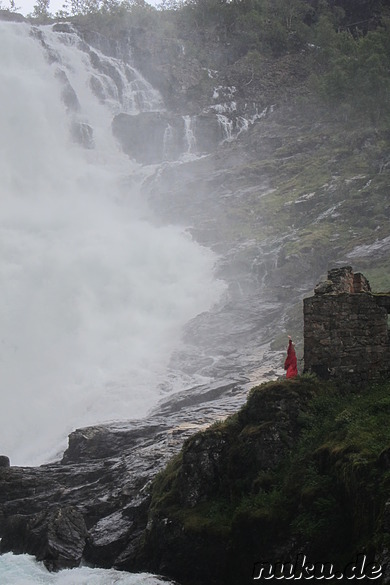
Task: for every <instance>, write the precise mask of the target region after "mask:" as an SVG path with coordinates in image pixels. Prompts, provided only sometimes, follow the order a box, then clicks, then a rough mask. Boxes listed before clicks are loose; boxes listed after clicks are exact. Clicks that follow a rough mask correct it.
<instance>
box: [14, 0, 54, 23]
mask: <svg viewBox="0 0 390 585" xmlns="http://www.w3.org/2000/svg"><path fill="white" fill-rule="evenodd" d="M12 1H13V0H10V2H12ZM49 6H50V0H37V2H36V4H35V5H34V9H33V13H32V15H31V16H32V17H33V18H39V19H40V20H47V19H48V18H50V13H49Z"/></svg>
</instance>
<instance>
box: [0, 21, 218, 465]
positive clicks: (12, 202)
mask: <svg viewBox="0 0 390 585" xmlns="http://www.w3.org/2000/svg"><path fill="white" fill-rule="evenodd" d="M41 34H43V36H44V40H45V43H44V44H42V43H41V42H40V41H39V38H37V37H32V36H31V29H30V27H29V26H28V25H26V24H11V23H0V40H1V42H0V105H1V107H0V128H1V133H0V149H1V156H0V177H1V183H0V196H1V205H0V248H1V257H0V275H1V276H0V277H1V285H0V298H1V302H0V384H1V400H2V404H1V409H0V412H1V415H0V451H1V453H3V454H6V455H8V456H10V458H11V462H12V463H13V464H18V465H22V464H23V465H32V464H37V463H41V462H43V461H45V460H47V459H48V458H51V457H53V456H54V455H55V454H57V453H58V452H59V450H60V449H61V448H63V447H64V446H65V444H66V437H67V434H68V433H69V432H70V431H71V430H72V429H74V428H76V427H79V426H83V425H87V424H94V423H97V422H104V421H108V420H114V419H122V420H123V419H127V418H134V417H140V416H143V415H145V414H146V412H147V411H148V410H149V409H150V407H151V406H153V405H154V404H155V403H156V401H157V400H158V398H159V393H158V384H159V382H161V380H162V378H163V377H164V372H165V369H166V366H167V363H168V360H169V357H170V355H171V352H172V351H173V349H174V348H175V347H176V346H177V345H178V344H179V343H180V334H181V330H182V327H183V325H184V324H185V323H186V322H187V321H188V320H189V319H191V318H192V317H194V316H195V315H196V314H198V313H199V312H201V311H204V310H207V309H208V308H210V306H211V305H212V304H213V303H215V302H216V301H217V300H218V298H219V296H220V294H221V291H222V290H223V285H222V284H221V283H220V282H218V281H215V280H214V277H213V265H214V262H215V258H214V257H213V255H212V254H211V253H210V252H209V251H208V250H206V249H204V248H202V247H200V246H198V245H196V244H195V243H194V242H193V241H192V240H191V239H190V237H189V236H188V235H186V234H185V232H184V231H183V230H182V229H181V228H177V227H162V228H157V227H155V226H153V225H152V224H150V223H149V222H148V221H147V220H146V219H145V207H144V204H142V203H141V202H140V198H139V195H138V194H137V188H136V185H137V180H139V181H140V180H141V178H142V173H145V171H144V170H143V171H142V170H141V169H140V168H139V167H137V165H135V164H133V163H131V162H130V161H129V160H128V159H127V158H126V157H125V156H124V155H122V154H121V153H120V152H119V151H118V150H117V147H116V144H115V142H114V141H113V139H112V136H111V115H112V111H113V109H115V108H117V109H120V108H122V110H123V108H124V107H125V106H124V104H125V105H126V104H130V105H131V108H134V107H135V104H136V103H140V100H138V101H137V99H135V98H134V95H125V96H121V98H120V100H119V101H118V100H116V97H115V95H114V96H113V92H112V91H111V95H110V99H107V100H102V99H100V100H99V99H98V98H97V97H96V96H95V94H94V93H93V92H92V90H91V71H90V60H89V56H88V54H87V53H85V52H83V51H82V50H81V49H80V48H79V47H78V46H77V41H76V40H72V38H73V36H72V35H65V36H64V35H63V36H61V33H54V32H52V31H51V29H50V27H46V28H43V29H41ZM62 34H63V33H62ZM44 45H46V46H50V47H51V51H52V52H54V53H55V54H56V59H57V60H56V61H54V62H52V63H51V64H49V62H48V61H47V59H46V52H45V51H46V49H45V48H44ZM59 64H60V65H61V67H62V69H63V70H65V71H66V74H67V76H68V79H69V81H70V83H71V85H72V87H73V88H74V89H75V90H76V93H77V97H78V100H79V103H80V108H79V110H78V111H77V113H76V114H75V116H76V117H77V120H81V121H83V122H87V123H88V124H90V125H91V126H92V127H93V129H94V143H95V148H94V149H93V150H88V149H85V148H82V147H81V146H79V145H77V144H74V143H73V142H72V141H71V140H70V132H69V127H70V122H71V120H70V117H69V114H67V113H66V108H65V106H64V103H63V102H62V100H61V91H62V89H63V88H62V87H61V82H60V80H59V79H58V76H57V75H56V73H57V72H58V67H59ZM93 75H95V76H96V75H98V74H97V73H96V72H94V73H93ZM103 81H104V80H103ZM103 81H102V85H103ZM107 84H108V85H109V82H108V81H107ZM150 89H151V94H150V95H151V97H150V100H149V98H146V97H145V91H146V90H145V87H142V92H143V98H142V100H141V101H142V103H143V104H144V107H147V108H152V107H156V103H157V102H158V97H156V92H153V91H152V88H150ZM138 90H139V84H136V87H134V83H133V85H132V84H131V83H129V84H128V86H126V87H125V89H124V91H125V92H127V93H129V92H130V93H131V92H133V91H138ZM114 98H115V99H114ZM145 104H146V105H145ZM132 113H133V112H132ZM137 177H138V178H137ZM130 178H131V180H130ZM130 183H131V184H132V185H133V186H132V188H131V189H130V187H129V184H130Z"/></svg>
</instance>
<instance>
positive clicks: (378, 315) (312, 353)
mask: <svg viewBox="0 0 390 585" xmlns="http://www.w3.org/2000/svg"><path fill="white" fill-rule="evenodd" d="M389 312H390V293H379V294H373V293H372V292H371V288H370V284H369V282H368V280H367V279H366V278H365V277H364V276H363V274H361V273H355V274H354V273H353V271H352V267H351V266H344V267H342V268H335V269H333V270H330V271H329V272H328V278H327V280H325V281H323V282H320V283H319V284H318V285H317V286H316V288H315V289H314V296H311V297H309V298H306V299H304V301H303V313H304V363H305V368H304V371H305V372H313V373H315V374H317V376H319V377H321V378H325V379H329V378H337V379H344V380H347V381H350V382H351V383H353V384H362V383H365V382H368V381H371V380H379V379H380V378H383V377H389V376H390V334H389V325H388V314H389Z"/></svg>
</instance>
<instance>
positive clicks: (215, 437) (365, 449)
mask: <svg viewBox="0 0 390 585" xmlns="http://www.w3.org/2000/svg"><path fill="white" fill-rule="evenodd" d="M389 391H390V383H389V382H384V383H383V384H379V385H375V386H370V387H367V388H362V389H359V390H358V389H354V388H346V387H343V388H341V387H336V386H332V385H330V384H327V383H320V382H319V381H317V380H316V379H315V378H313V377H311V376H303V377H301V378H297V379H295V380H292V381H280V380H279V381H275V382H272V383H268V384H263V385H261V386H259V387H256V388H254V389H253V390H252V391H251V393H250V396H249V398H248V401H247V404H246V405H245V406H244V407H243V408H242V409H241V410H240V411H239V412H238V413H237V414H236V415H234V416H233V417H230V418H228V419H226V421H224V422H221V423H216V424H215V425H213V426H212V427H211V428H210V429H209V430H207V431H206V432H205V433H201V434H199V435H196V436H195V437H192V438H191V439H189V440H188V441H187V442H186V444H185V445H184V448H183V450H182V452H181V454H180V455H179V456H178V457H176V458H175V459H174V460H173V461H172V462H171V464H170V465H169V466H168V467H167V469H166V470H165V471H164V472H162V473H160V475H159V476H158V477H157V479H156V480H155V482H154V486H153V499H152V506H151V511H152V513H151V518H152V521H151V525H152V529H151V533H150V535H149V545H150V546H151V553H150V554H152V556H153V557H154V559H158V562H159V563H160V564H161V563H162V564H164V562H166V563H167V566H168V567H169V559H168V561H167V556H166V555H167V551H166V550H165V548H166V549H168V550H171V549H172V547H173V550H175V551H176V556H177V566H176V567H175V571H177V572H176V573H175V574H174V576H176V577H178V578H179V577H180V578H184V579H185V582H188V583H192V582H193V583H197V582H198V581H199V582H202V573H203V572H205V574H208V575H209V581H208V582H210V583H214V582H215V583H219V582H221V583H222V582H223V583H237V582H242V583H246V582H249V581H250V575H251V570H252V568H253V565H254V563H256V562H258V561H260V560H263V561H264V560H267V561H273V562H276V561H281V560H282V561H285V562H288V561H293V560H294V559H295V557H296V555H297V554H298V553H300V552H303V553H304V554H306V555H308V557H310V558H311V560H312V561H322V562H326V561H331V562H332V563H333V564H334V565H335V566H336V567H339V568H342V567H343V566H345V565H346V564H348V563H349V562H350V561H353V560H354V559H355V558H356V555H357V554H359V553H365V554H367V555H368V557H369V558H373V557H374V556H375V555H376V556H378V557H379V558H381V554H382V550H384V549H385V548H386V547H388V546H389V544H390V535H389V534H388V533H387V532H386V529H384V528H383V514H384V511H385V504H386V501H387V499H388V494H389V488H390V464H389V462H390V442H389V435H388V428H389V424H390V392H389ZM162 519H164V525H165V526H169V525H171V526H176V527H177V531H176V532H174V531H172V529H171V531H169V530H167V532H168V536H167V541H166V545H164V544H162V545H161V544H158V542H159V540H158V537H157V535H158V534H159V529H158V527H159V522H161V520H162ZM178 527H180V529H179V528H178ZM156 539H157V540H156ZM202 543H205V544H204V545H202ZM213 543H214V544H213ZM216 543H218V544H216ZM214 545H215V546H216V548H214V551H215V550H218V551H219V555H221V554H223V558H222V559H221V558H220V562H218V563H217V564H218V570H219V571H221V570H222V567H224V566H225V569H224V570H226V573H223V574H219V575H218V574H216V571H215V568H213V567H212V566H210V563H211V560H210V558H209V553H208V550H209V548H210V547H213V546H214ZM170 547H171V548H170ZM183 550H185V551H186V555H189V556H186V555H184V557H183V558H187V562H188V563H189V564H188V570H187V573H192V577H191V576H189V575H188V574H186V570H185V567H183V566H182V564H181V562H180V558H181V552H182V551H183ZM221 550H224V551H225V553H222V552H221ZM191 551H193V552H192V553H191ZM194 555H198V560H197V565H196V566H192V567H191V558H192V556H194ZM280 556H282V558H280ZM193 560H194V562H195V559H193ZM224 563H225V565H224ZM157 566H159V565H157ZM168 574H169V569H168Z"/></svg>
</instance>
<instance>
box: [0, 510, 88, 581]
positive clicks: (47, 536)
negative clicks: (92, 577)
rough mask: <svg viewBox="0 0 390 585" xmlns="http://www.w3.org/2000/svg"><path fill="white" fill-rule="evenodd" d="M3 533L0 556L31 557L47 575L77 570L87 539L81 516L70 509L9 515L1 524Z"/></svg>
mask: <svg viewBox="0 0 390 585" xmlns="http://www.w3.org/2000/svg"><path fill="white" fill-rule="evenodd" d="M3 531H4V532H3V534H4V535H3V538H2V539H1V542H0V552H2V553H4V552H9V551H12V552H14V553H19V554H21V553H27V554H31V555H34V556H35V557H36V559H37V560H38V561H43V562H44V564H45V566H46V567H47V568H48V569H49V570H50V571H57V570H59V569H63V568H69V569H71V568H73V567H78V566H79V564H80V561H81V558H82V556H83V552H84V548H85V543H86V538H87V528H86V526H85V522H84V518H83V515H82V514H81V512H80V511H79V510H78V509H77V508H75V507H72V506H67V507H60V506H54V507H52V508H50V509H48V510H44V511H42V512H38V513H37V514H33V515H20V514H16V515H13V516H11V517H9V518H7V519H6V520H5V522H4V527H3Z"/></svg>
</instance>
